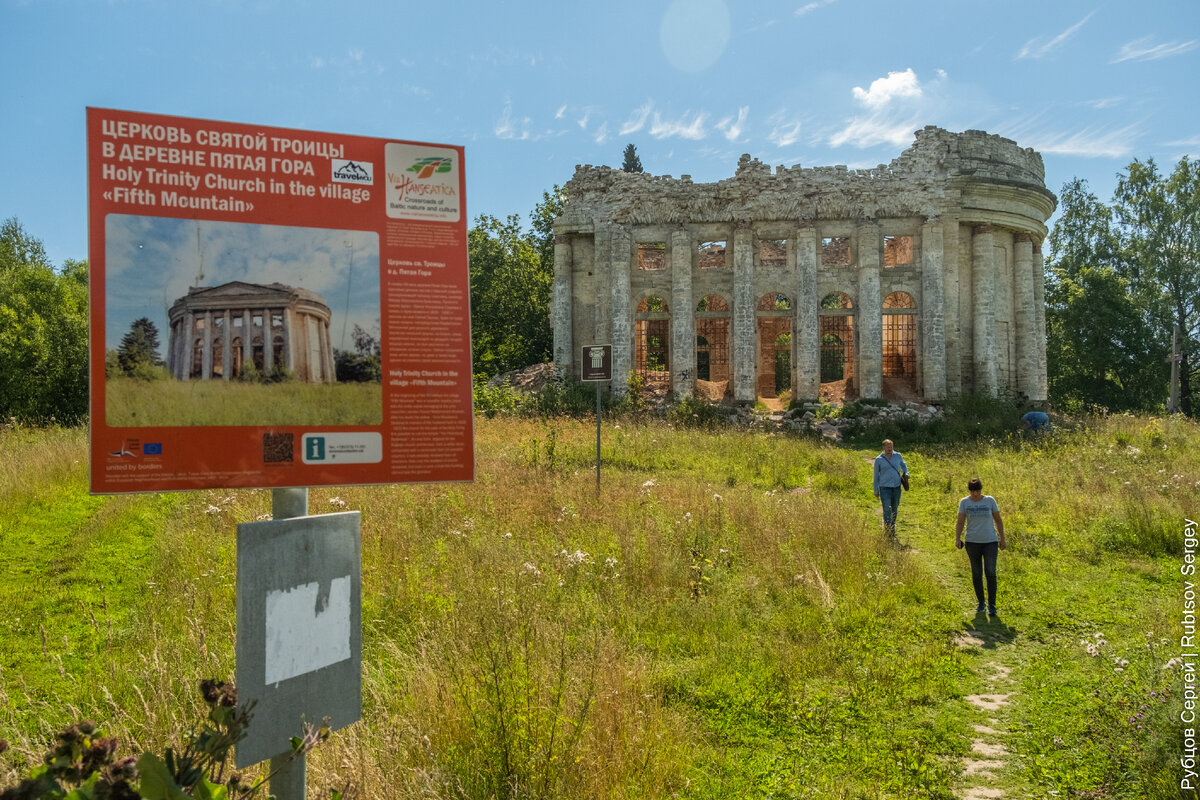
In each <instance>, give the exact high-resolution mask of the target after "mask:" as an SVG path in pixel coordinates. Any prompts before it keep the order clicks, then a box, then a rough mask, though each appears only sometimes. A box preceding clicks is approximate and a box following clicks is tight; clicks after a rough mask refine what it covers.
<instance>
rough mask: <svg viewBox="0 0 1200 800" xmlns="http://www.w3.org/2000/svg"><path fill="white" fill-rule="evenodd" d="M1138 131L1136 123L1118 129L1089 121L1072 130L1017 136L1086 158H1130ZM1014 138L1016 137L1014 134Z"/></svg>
mask: <svg viewBox="0 0 1200 800" xmlns="http://www.w3.org/2000/svg"><path fill="white" fill-rule="evenodd" d="M1138 133H1139V129H1138V126H1137V125H1136V124H1133V125H1126V126H1125V127H1123V128H1118V129H1116V130H1106V129H1104V128H1102V127H1098V126H1095V125H1090V126H1088V127H1086V128H1084V129H1083V130H1080V131H1075V132H1073V133H1063V132H1053V131H1045V130H1043V131H1028V132H1024V133H1022V134H1021V138H1020V139H1018V141H1020V142H1021V143H1022V144H1023V145H1025V146H1026V147H1032V148H1033V149H1034V150H1037V151H1039V152H1041V153H1043V154H1044V153H1053V154H1054V155H1060V156H1082V157H1084V158H1127V157H1128V156H1129V155H1131V154H1132V153H1133V150H1134V144H1135V140H1136V139H1137V136H1138ZM1014 138H1015V137H1014Z"/></svg>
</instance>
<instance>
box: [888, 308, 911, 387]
mask: <svg viewBox="0 0 1200 800" xmlns="http://www.w3.org/2000/svg"><path fill="white" fill-rule="evenodd" d="M916 308H917V304H916V302H915V301H914V300H913V297H912V295H910V294H908V293H907V292H892V293H891V294H889V295H888V296H887V297H885V298H884V300H883V377H884V378H890V379H893V380H897V379H898V380H902V381H904V382H905V383H907V384H908V385H909V386H908V388H909V389H914V388H915V387H916V378H917V317H916Z"/></svg>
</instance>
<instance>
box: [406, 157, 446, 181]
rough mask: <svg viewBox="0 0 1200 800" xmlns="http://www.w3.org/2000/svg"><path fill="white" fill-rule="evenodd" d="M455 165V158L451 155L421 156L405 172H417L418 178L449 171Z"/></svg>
mask: <svg viewBox="0 0 1200 800" xmlns="http://www.w3.org/2000/svg"><path fill="white" fill-rule="evenodd" d="M453 167H454V159H452V158H450V157H449V156H431V157H429V158H419V159H417V161H416V163H414V164H413V165H412V166H411V167H409V168H408V169H406V170H404V171H405V172H415V173H417V178H418V179H421V178H428V177H430V176H431V175H433V174H434V173H435V172H449V171H450V170H451V169H452V168H453Z"/></svg>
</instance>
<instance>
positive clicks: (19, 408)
mask: <svg viewBox="0 0 1200 800" xmlns="http://www.w3.org/2000/svg"><path fill="white" fill-rule="evenodd" d="M87 302H88V265H87V261H74V260H68V261H67V262H66V263H65V264H64V265H63V267H62V269H55V268H54V267H53V266H52V265H51V264H50V261H49V259H48V258H47V257H46V251H45V248H44V247H43V246H42V243H41V242H40V241H39V240H37V239H35V238H33V237H32V236H30V235H29V234H28V233H26V232H25V229H24V228H23V227H22V226H21V224H20V223H19V222H18V221H17V220H16V219H8V220H6V221H5V222H4V223H3V224H2V225H0V421H3V422H7V421H8V420H10V419H14V418H15V419H16V420H18V421H20V422H32V423H44V422H49V421H51V420H55V421H59V422H64V423H71V422H76V421H78V420H81V419H83V418H84V417H85V416H86V414H87V399H88V374H87V366H88V350H87V323H88V308H87Z"/></svg>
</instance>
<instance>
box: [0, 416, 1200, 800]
mask: <svg viewBox="0 0 1200 800" xmlns="http://www.w3.org/2000/svg"><path fill="white" fill-rule="evenodd" d="M594 436H595V425H594V422H587V421H583V422H578V421H570V420H554V421H537V420H514V419H504V418H495V419H482V418H481V419H478V420H477V421H476V443H477V445H476V451H477V460H478V465H477V476H478V477H477V480H476V481H475V482H474V483H473V484H454V485H430V486H411V487H408V486H380V487H356V488H341V489H314V490H312V491H311V492H310V508H311V512H312V513H324V512H328V511H342V510H359V511H361V512H362V521H363V581H364V592H363V596H364V610H363V621H364V623H363V624H364V630H363V646H364V653H363V663H364V672H365V674H364V695H365V696H364V718H363V721H362V722H361V723H359V724H357V725H355V726H352V727H351V728H348V729H346V730H344V731H341V732H339V733H337V734H335V735H334V737H333V739H332V740H331V741H330V742H329V743H327V744H325V745H323V746H322V747H321V748H319V749H318V750H317V751H316V752H314V753H313V754H312V755H311V756H310V758H309V781H310V792H312V795H311V796H314V797H316V796H320V795H319V790H320V787H329V786H341V785H342V784H345V783H347V782H348V783H350V784H351V785H353V786H354V787H355V788H356V789H357V791H358V793H359V796H361V797H369V798H392V797H395V798H401V797H404V798H408V797H421V798H480V799H482V798H493V797H495V798H517V797H520V798H671V797H679V798H801V797H834V798H951V797H962V798H966V797H982V796H988V795H983V794H980V793H979V792H980V790H982V789H984V788H994V789H997V790H1001V791H1003V792H1004V794H1003V796H1005V797H1011V798H1017V797H1021V798H1024V797H1038V798H1042V797H1045V798H1049V797H1093V798H1101V797H1103V798H1130V799H1132V798H1171V797H1180V796H1194V795H1193V794H1183V793H1182V792H1181V791H1180V789H1179V788H1178V787H1179V780H1180V778H1182V777H1183V774H1184V773H1183V770H1182V768H1181V766H1180V763H1179V760H1180V757H1181V756H1182V751H1183V746H1184V745H1183V734H1182V726H1181V725H1180V723H1179V714H1180V712H1181V710H1182V703H1183V674H1182V673H1181V671H1180V669H1179V668H1178V661H1177V660H1176V661H1173V660H1172V659H1177V657H1178V656H1180V655H1181V652H1180V642H1179V640H1180V635H1181V633H1182V631H1181V615H1182V611H1181V607H1182V602H1183V592H1184V588H1185V587H1184V582H1183V580H1184V579H1183V576H1182V575H1181V574H1180V567H1181V565H1182V564H1183V563H1184V562H1183V556H1184V547H1185V545H1184V530H1185V526H1186V524H1187V523H1186V520H1187V519H1188V518H1191V519H1196V515H1197V513H1200V509H1197V507H1196V506H1197V500H1196V498H1197V497H1198V496H1200V491H1198V489H1200V467H1198V466H1197V461H1196V453H1197V452H1198V450H1200V427H1198V426H1197V425H1195V424H1194V423H1190V422H1186V421H1183V420H1179V419H1170V420H1157V419H1147V418H1135V417H1113V418H1109V419H1104V420H1092V421H1089V422H1087V423H1086V424H1085V423H1080V425H1079V426H1078V427H1077V428H1076V429H1075V430H1063V429H1059V430H1057V431H1056V432H1055V433H1054V435H1053V436H1051V437H1049V438H1046V439H1038V440H1024V439H1021V438H1019V437H1007V438H997V439H994V440H992V441H984V442H981V443H979V444H972V445H954V446H945V445H932V444H925V445H922V446H921V447H919V448H916V447H913V448H910V447H907V446H906V443H905V440H904V438H903V437H902V436H897V437H895V438H896V439H897V449H898V450H900V451H902V452H903V453H904V455H905V458H906V459H907V461H908V463H909V466H910V468H911V469H912V472H913V475H914V484H913V490H912V491H911V492H908V493H907V494H906V495H905V496H904V499H903V503H902V505H901V511H900V521H899V526H898V527H899V534H900V538H901V539H902V540H903V541H904V542H905V543H906V545H907V547H906V548H903V549H893V548H890V547H888V546H887V545H886V543H885V542H884V541H883V537H882V535H881V532H880V522H879V516H878V512H877V509H876V506H875V501H874V498H873V497H872V496H871V491H870V459H871V458H872V457H873V456H874V455H875V453H876V452H877V448H875V447H874V446H872V447H871V448H869V449H868V448H865V447H863V448H854V447H849V446H847V447H838V446H833V445H829V444H826V443H821V442H816V441H813V440H811V439H806V438H799V437H790V436H783V435H766V434H762V433H754V434H752V433H745V432H735V431H721V432H699V431H694V430H684V429H676V428H672V427H670V426H668V425H666V424H663V423H653V422H649V423H640V424H638V423H633V422H629V421H624V420H621V421H607V422H606V423H605V425H604V431H603V448H604V469H603V473H602V477H603V484H602V487H601V491H600V493H599V495H597V492H596V486H595V476H594V472H593V469H594V456H595V438H594ZM85 446H86V435H85V432H84V431H82V430H28V429H17V428H8V429H5V430H3V431H0V451H2V452H3V453H4V455H5V457H4V459H3V460H0V503H2V506H0V508H3V511H0V541H2V542H3V543H4V547H3V548H0V604H2V606H3V608H4V613H3V614H0V737H4V738H7V739H8V740H9V741H10V743H11V744H12V745H13V749H12V750H10V751H9V752H8V753H6V754H4V755H3V756H0V786H3V785H6V784H7V783H8V782H10V781H11V780H12V778H13V777H15V775H17V774H18V773H19V772H20V771H21V770H23V769H25V768H26V767H27V766H28V765H29V763H30V760H31V759H34V758H35V757H36V756H35V754H38V753H40V752H42V751H43V750H44V743H45V741H46V740H47V739H48V737H50V736H51V735H52V733H53V732H54V731H55V730H56V729H58V728H60V727H61V726H63V725H65V724H67V723H69V722H72V721H75V720H77V719H80V718H85V717H86V718H93V719H96V720H98V721H100V722H101V723H102V724H103V725H104V727H105V728H106V729H107V730H109V731H112V732H115V733H116V734H118V735H119V736H120V737H121V738H122V739H123V740H124V741H126V742H128V743H129V747H131V748H145V747H156V746H161V745H162V743H164V742H166V741H167V740H168V739H169V737H170V736H171V735H172V733H173V732H175V731H178V730H181V729H186V728H190V726H191V724H192V721H193V720H194V719H195V718H196V716H197V709H198V707H199V701H198V700H197V699H196V697H195V695H196V692H195V685H196V683H197V681H199V679H201V678H203V677H210V676H213V677H220V678H230V679H231V678H232V676H233V673H234V665H233V652H234V636H235V628H236V626H235V620H234V585H235V578H236V576H235V571H234V565H235V555H236V554H235V552H234V540H235V525H236V524H237V523H238V522H242V521H250V520H254V519H255V518H256V517H258V516H260V515H262V514H266V513H268V512H269V510H270V509H269V507H270V493H269V492H267V491H229V492H224V491H212V492H192V493H180V494H171V495H134V496H115V497H90V496H88V495H87V494H86V466H85V465H86V453H85ZM971 475H979V476H980V477H982V479H983V481H984V486H985V491H986V492H988V493H989V494H992V495H994V496H995V497H996V498H997V500H998V502H999V504H1000V508H1001V511H1002V513H1003V514H1004V518H1005V522H1006V528H1007V531H1008V540H1009V549H1008V550H1007V551H1005V552H1003V553H1001V555H1000V606H1001V617H1000V618H999V620H995V621H987V620H985V619H977V618H976V617H975V615H974V605H975V602H974V597H973V594H972V592H971V589H970V583H969V571H968V569H967V566H966V563H965V558H964V557H963V556H962V554H961V553H959V552H958V551H955V550H954V548H953V532H954V516H955V510H956V507H957V501H958V499H959V498H960V497H961V496H962V495H964V494H965V483H966V480H967V478H968V477H970V476H971Z"/></svg>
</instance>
